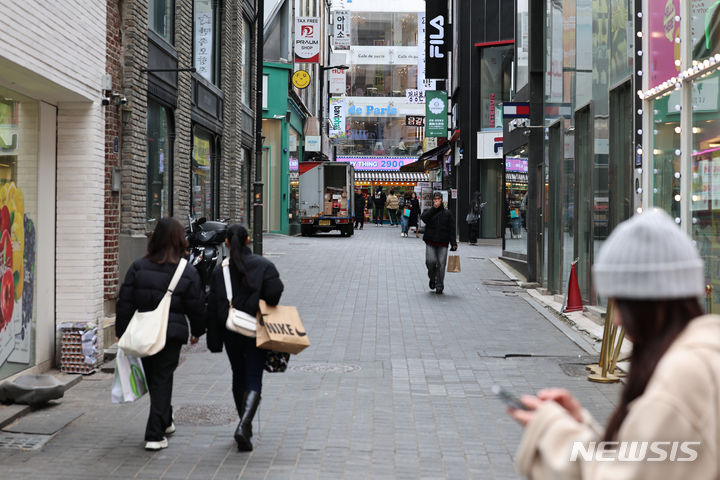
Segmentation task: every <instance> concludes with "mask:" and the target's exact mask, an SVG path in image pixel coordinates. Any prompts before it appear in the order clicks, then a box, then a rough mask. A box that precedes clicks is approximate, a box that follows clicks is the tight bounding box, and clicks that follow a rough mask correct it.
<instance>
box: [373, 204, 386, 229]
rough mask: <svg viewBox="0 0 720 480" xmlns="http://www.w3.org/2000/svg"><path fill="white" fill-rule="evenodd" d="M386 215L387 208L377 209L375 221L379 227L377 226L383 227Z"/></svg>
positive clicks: (374, 215) (374, 216)
mask: <svg viewBox="0 0 720 480" xmlns="http://www.w3.org/2000/svg"><path fill="white" fill-rule="evenodd" d="M384 213H385V207H382V208H380V207H375V211H374V214H373V219H374V220H375V225H377V224H380V225H382V223H383V217H384Z"/></svg>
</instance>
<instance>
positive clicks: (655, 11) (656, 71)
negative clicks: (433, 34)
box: [647, 0, 682, 88]
mask: <svg viewBox="0 0 720 480" xmlns="http://www.w3.org/2000/svg"><path fill="white" fill-rule="evenodd" d="M647 12H648V29H649V33H650V35H649V36H648V50H649V52H648V54H649V57H648V61H649V65H650V68H649V69H648V70H649V75H650V82H649V85H648V88H652V87H655V86H657V85H660V84H661V83H663V82H664V81H666V80H669V79H670V78H672V77H674V76H676V75H677V74H678V73H679V72H680V65H679V62H680V51H681V49H682V47H681V45H680V43H678V42H676V41H675V39H676V38H680V15H681V13H682V10H681V9H680V0H648V8H647ZM676 61H677V62H678V64H676V63H675V62H676Z"/></svg>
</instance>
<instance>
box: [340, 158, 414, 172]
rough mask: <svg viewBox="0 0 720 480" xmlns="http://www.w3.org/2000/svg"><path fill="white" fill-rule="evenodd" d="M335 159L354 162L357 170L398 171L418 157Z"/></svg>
mask: <svg viewBox="0 0 720 480" xmlns="http://www.w3.org/2000/svg"><path fill="white" fill-rule="evenodd" d="M335 160H336V161H338V162H347V163H352V165H353V167H355V170H372V171H397V170H400V167H402V166H403V165H408V164H410V163H413V162H414V161H416V160H417V157H336V158H335Z"/></svg>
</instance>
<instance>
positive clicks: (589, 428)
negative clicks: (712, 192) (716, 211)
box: [509, 210, 720, 480]
mask: <svg viewBox="0 0 720 480" xmlns="http://www.w3.org/2000/svg"><path fill="white" fill-rule="evenodd" d="M593 274H594V280H595V288H596V290H597V293H598V294H599V295H600V296H602V297H603V298H607V299H611V300H613V301H614V305H615V307H614V318H613V322H614V324H615V325H616V326H622V327H624V328H625V332H626V335H627V337H628V338H629V339H630V340H631V341H632V342H633V349H632V354H631V357H630V371H629V373H628V376H627V381H626V383H625V386H624V388H623V390H622V393H621V395H620V399H619V401H618V404H617V407H616V408H615V411H614V412H613V413H612V414H611V415H610V419H609V420H608V423H607V425H606V427H605V428H604V430H603V429H602V428H600V427H599V425H597V423H596V422H595V421H594V420H593V419H592V417H591V416H590V414H589V413H588V412H587V411H586V410H585V409H583V408H582V407H581V405H580V403H579V402H578V401H577V400H576V399H575V397H573V396H572V395H571V394H570V393H569V392H568V391H566V390H560V389H547V390H541V391H540V392H538V394H537V395H536V396H523V397H522V398H521V400H520V401H521V403H523V404H524V405H525V408H527V410H522V409H509V411H510V415H511V416H512V417H513V418H515V419H516V420H518V421H519V422H520V423H522V424H523V425H524V426H525V432H524V435H523V438H522V441H521V444H520V448H519V451H518V454H517V461H518V467H519V470H520V472H521V473H522V474H524V475H527V476H529V477H531V478H534V479H545V478H564V479H570V478H578V479H579V478H583V479H601V478H602V479H610V478H612V479H631V478H632V479H636V478H647V479H651V478H662V479H665V480H667V479H683V480H685V479H694V480H695V479H717V478H720V464H719V463H718V458H719V454H720V452H719V451H718V449H719V448H720V445H718V442H717V439H718V438H720V402H718V391H719V388H720V385H719V384H720V316H718V315H703V309H702V307H701V305H700V302H699V300H698V298H699V297H702V296H704V294H705V282H704V268H703V262H702V260H701V258H700V255H699V254H698V252H697V250H696V248H695V246H694V245H693V244H692V241H691V240H690V238H689V237H688V236H687V234H686V233H685V232H684V231H683V230H681V229H680V228H678V226H677V225H676V224H675V222H674V221H673V219H671V218H670V216H669V215H668V214H666V213H665V212H662V211H659V210H657V211H648V212H646V213H643V214H640V215H635V216H634V217H632V218H631V219H629V220H627V221H625V222H623V223H621V224H620V225H618V226H617V227H616V228H615V230H614V231H613V232H612V234H611V235H610V236H609V237H608V239H607V240H606V241H605V242H604V244H603V246H602V247H601V249H600V252H599V255H598V257H597V261H596V262H595V265H594V266H593ZM575 442H579V445H578V443H575ZM601 442H608V443H601ZM598 445H599V446H598ZM578 446H581V447H582V449H580V450H585V452H584V453H585V455H587V452H586V451H587V450H590V454H589V456H585V455H581V454H578V453H577V452H578V450H579V449H578ZM598 448H599V449H600V450H601V453H600V454H598V453H597V449H598ZM628 449H632V451H630V450H628ZM573 451H576V452H575V453H574V454H573V453H572V452H573ZM629 451H630V453H628V452H629ZM622 452H624V453H622ZM573 456H574V457H575V458H574V460H573ZM628 456H629V457H633V459H634V461H627V460H628V458H627V457H628Z"/></svg>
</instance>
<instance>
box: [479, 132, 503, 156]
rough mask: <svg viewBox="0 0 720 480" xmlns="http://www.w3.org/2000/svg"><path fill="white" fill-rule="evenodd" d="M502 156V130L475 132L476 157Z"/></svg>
mask: <svg viewBox="0 0 720 480" xmlns="http://www.w3.org/2000/svg"><path fill="white" fill-rule="evenodd" d="M502 157H503V132H502V130H495V131H489V132H477V158H478V159H484V158H502Z"/></svg>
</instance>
